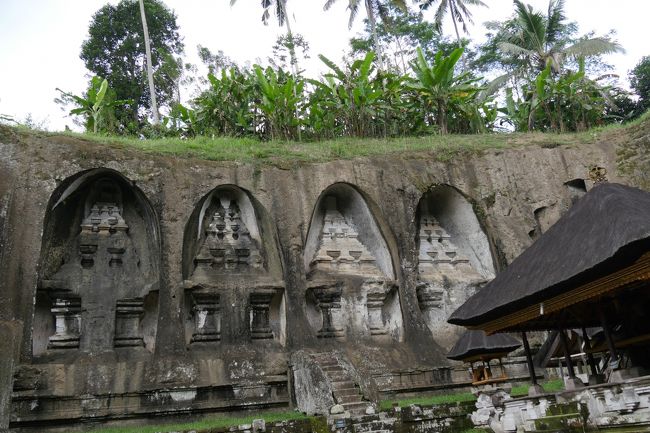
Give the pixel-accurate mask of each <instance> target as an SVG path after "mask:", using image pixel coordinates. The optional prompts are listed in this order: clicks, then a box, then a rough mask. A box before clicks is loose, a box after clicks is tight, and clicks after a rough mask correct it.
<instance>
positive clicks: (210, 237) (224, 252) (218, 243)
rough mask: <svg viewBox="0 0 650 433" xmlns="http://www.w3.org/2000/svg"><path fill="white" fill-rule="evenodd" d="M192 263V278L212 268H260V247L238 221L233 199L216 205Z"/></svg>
mask: <svg viewBox="0 0 650 433" xmlns="http://www.w3.org/2000/svg"><path fill="white" fill-rule="evenodd" d="M194 263H195V264H196V269H195V271H194V272H195V274H194V277H195V278H196V277H199V278H201V277H207V276H208V275H209V274H210V273H212V272H217V273H243V272H250V271H251V270H263V269H264V260H263V259H262V255H261V253H260V249H259V247H258V245H257V242H256V241H255V240H254V239H252V238H251V235H250V232H249V230H248V228H247V227H246V225H245V224H244V222H243V221H242V219H241V215H240V210H239V206H238V205H237V202H236V201H235V200H232V201H230V203H229V204H228V205H227V207H224V206H222V205H221V203H219V204H218V205H217V208H216V210H215V211H214V213H213V215H212V220H211V221H210V223H209V224H208V227H207V229H206V230H205V239H204V241H203V244H202V245H201V248H200V249H199V252H198V254H197V255H196V257H195V259H194Z"/></svg>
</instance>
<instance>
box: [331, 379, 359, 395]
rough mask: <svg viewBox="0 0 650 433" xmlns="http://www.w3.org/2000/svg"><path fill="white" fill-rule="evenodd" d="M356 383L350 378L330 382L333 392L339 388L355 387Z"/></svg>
mask: <svg viewBox="0 0 650 433" xmlns="http://www.w3.org/2000/svg"><path fill="white" fill-rule="evenodd" d="M355 387H356V384H355V383H354V382H352V381H351V380H350V379H348V380H344V381H340V382H332V389H333V390H334V392H336V391H338V390H339V389H349V388H355Z"/></svg>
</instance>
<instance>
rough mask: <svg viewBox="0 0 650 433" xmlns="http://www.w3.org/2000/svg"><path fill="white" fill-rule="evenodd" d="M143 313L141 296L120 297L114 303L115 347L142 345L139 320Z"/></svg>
mask: <svg viewBox="0 0 650 433" xmlns="http://www.w3.org/2000/svg"><path fill="white" fill-rule="evenodd" d="M143 315H144V300H143V299H142V298H133V299H121V300H119V301H117V303H116V305H115V337H114V340H113V345H114V346H115V347H139V346H144V340H143V339H142V333H141V332H140V320H141V319H142V316H143Z"/></svg>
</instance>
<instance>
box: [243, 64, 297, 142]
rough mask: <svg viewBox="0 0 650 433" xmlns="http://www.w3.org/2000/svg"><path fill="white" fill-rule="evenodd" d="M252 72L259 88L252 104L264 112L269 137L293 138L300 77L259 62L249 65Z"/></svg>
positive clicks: (295, 127)
mask: <svg viewBox="0 0 650 433" xmlns="http://www.w3.org/2000/svg"><path fill="white" fill-rule="evenodd" d="M253 72H254V74H255V78H256V79H257V84H258V86H259V88H260V90H261V92H262V98H261V100H260V101H258V102H257V103H256V105H257V107H259V109H260V110H261V111H262V113H264V115H265V118H266V120H267V121H266V124H267V125H268V129H269V133H270V137H271V140H273V139H275V138H278V137H282V138H283V139H285V140H288V139H291V138H297V137H298V131H299V130H300V123H301V121H300V116H299V113H300V102H301V100H302V94H303V89H304V85H305V84H304V81H302V80H300V79H299V78H298V77H294V76H292V75H291V74H287V73H285V72H284V71H282V70H278V72H276V71H274V70H273V69H272V68H266V70H263V69H262V68H261V67H260V66H259V65H255V66H254V67H253Z"/></svg>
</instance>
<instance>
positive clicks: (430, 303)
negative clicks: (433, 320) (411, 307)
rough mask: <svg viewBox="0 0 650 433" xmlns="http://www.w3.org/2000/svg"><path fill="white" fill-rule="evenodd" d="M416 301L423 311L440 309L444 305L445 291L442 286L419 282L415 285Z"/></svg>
mask: <svg viewBox="0 0 650 433" xmlns="http://www.w3.org/2000/svg"><path fill="white" fill-rule="evenodd" d="M416 290H417V295H418V302H419V303H420V308H422V311H424V313H425V314H426V313H429V312H432V310H442V309H443V307H444V296H445V292H444V290H443V289H442V288H438V287H435V286H433V285H431V284H428V283H423V282H420V283H418V285H417V288H416Z"/></svg>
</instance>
